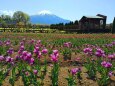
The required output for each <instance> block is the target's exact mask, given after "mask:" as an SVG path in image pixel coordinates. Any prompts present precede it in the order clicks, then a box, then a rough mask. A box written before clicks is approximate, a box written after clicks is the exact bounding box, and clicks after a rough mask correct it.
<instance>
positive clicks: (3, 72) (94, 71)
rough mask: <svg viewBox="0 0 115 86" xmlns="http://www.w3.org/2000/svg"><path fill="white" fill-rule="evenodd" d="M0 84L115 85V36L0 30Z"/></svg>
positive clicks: (49, 85) (16, 85) (9, 85)
mask: <svg viewBox="0 0 115 86" xmlns="http://www.w3.org/2000/svg"><path fill="white" fill-rule="evenodd" d="M0 86H115V35H114V34H50V33H48V34H44V33H43V34H35V33H0Z"/></svg>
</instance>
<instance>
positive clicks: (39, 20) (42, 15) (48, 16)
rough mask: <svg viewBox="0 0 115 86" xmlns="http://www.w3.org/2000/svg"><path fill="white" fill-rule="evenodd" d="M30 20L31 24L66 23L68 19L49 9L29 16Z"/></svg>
mask: <svg viewBox="0 0 115 86" xmlns="http://www.w3.org/2000/svg"><path fill="white" fill-rule="evenodd" d="M30 22H31V23H32V24H58V23H68V22H70V20H66V19H63V18H60V17H58V16H56V15H54V14H52V13H51V12H49V11H41V12H39V13H38V14H36V15H32V16H30Z"/></svg>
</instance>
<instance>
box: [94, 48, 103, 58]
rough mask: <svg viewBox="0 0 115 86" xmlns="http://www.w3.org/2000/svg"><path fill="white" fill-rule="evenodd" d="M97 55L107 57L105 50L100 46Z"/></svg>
mask: <svg viewBox="0 0 115 86" xmlns="http://www.w3.org/2000/svg"><path fill="white" fill-rule="evenodd" d="M95 55H96V56H97V57H105V52H104V51H103V50H101V49H100V48H98V49H97V51H96V52H95Z"/></svg>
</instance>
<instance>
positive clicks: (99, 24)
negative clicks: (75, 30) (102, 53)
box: [79, 14, 107, 30]
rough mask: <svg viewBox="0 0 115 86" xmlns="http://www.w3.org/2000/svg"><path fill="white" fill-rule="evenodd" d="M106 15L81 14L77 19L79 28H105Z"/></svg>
mask: <svg viewBox="0 0 115 86" xmlns="http://www.w3.org/2000/svg"><path fill="white" fill-rule="evenodd" d="M106 19H107V17H106V16H104V15H101V14H97V15H96V16H83V17H82V18H81V19H80V21H79V28H80V29H87V30H88V29H89V30H90V29H105V26H106Z"/></svg>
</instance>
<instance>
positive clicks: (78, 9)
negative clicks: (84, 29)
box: [0, 0, 115, 23]
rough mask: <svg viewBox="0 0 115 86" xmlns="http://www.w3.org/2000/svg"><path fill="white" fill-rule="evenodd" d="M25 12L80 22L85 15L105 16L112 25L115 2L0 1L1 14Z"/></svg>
mask: <svg viewBox="0 0 115 86" xmlns="http://www.w3.org/2000/svg"><path fill="white" fill-rule="evenodd" d="M17 10H20V11H24V12H26V13H28V14H29V15H33V14H37V13H39V12H40V11H43V10H47V11H48V12H49V11H50V12H51V13H53V14H55V15H57V16H60V17H62V18H64V19H69V20H72V21H74V20H79V19H80V18H81V17H82V16H83V15H88V16H95V15H96V14H98V13H100V14H104V15H106V16H107V17H108V19H107V23H111V22H112V21H113V18H114V17H115V0H0V12H1V13H6V14H11V15H12V13H13V12H14V11H17Z"/></svg>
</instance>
